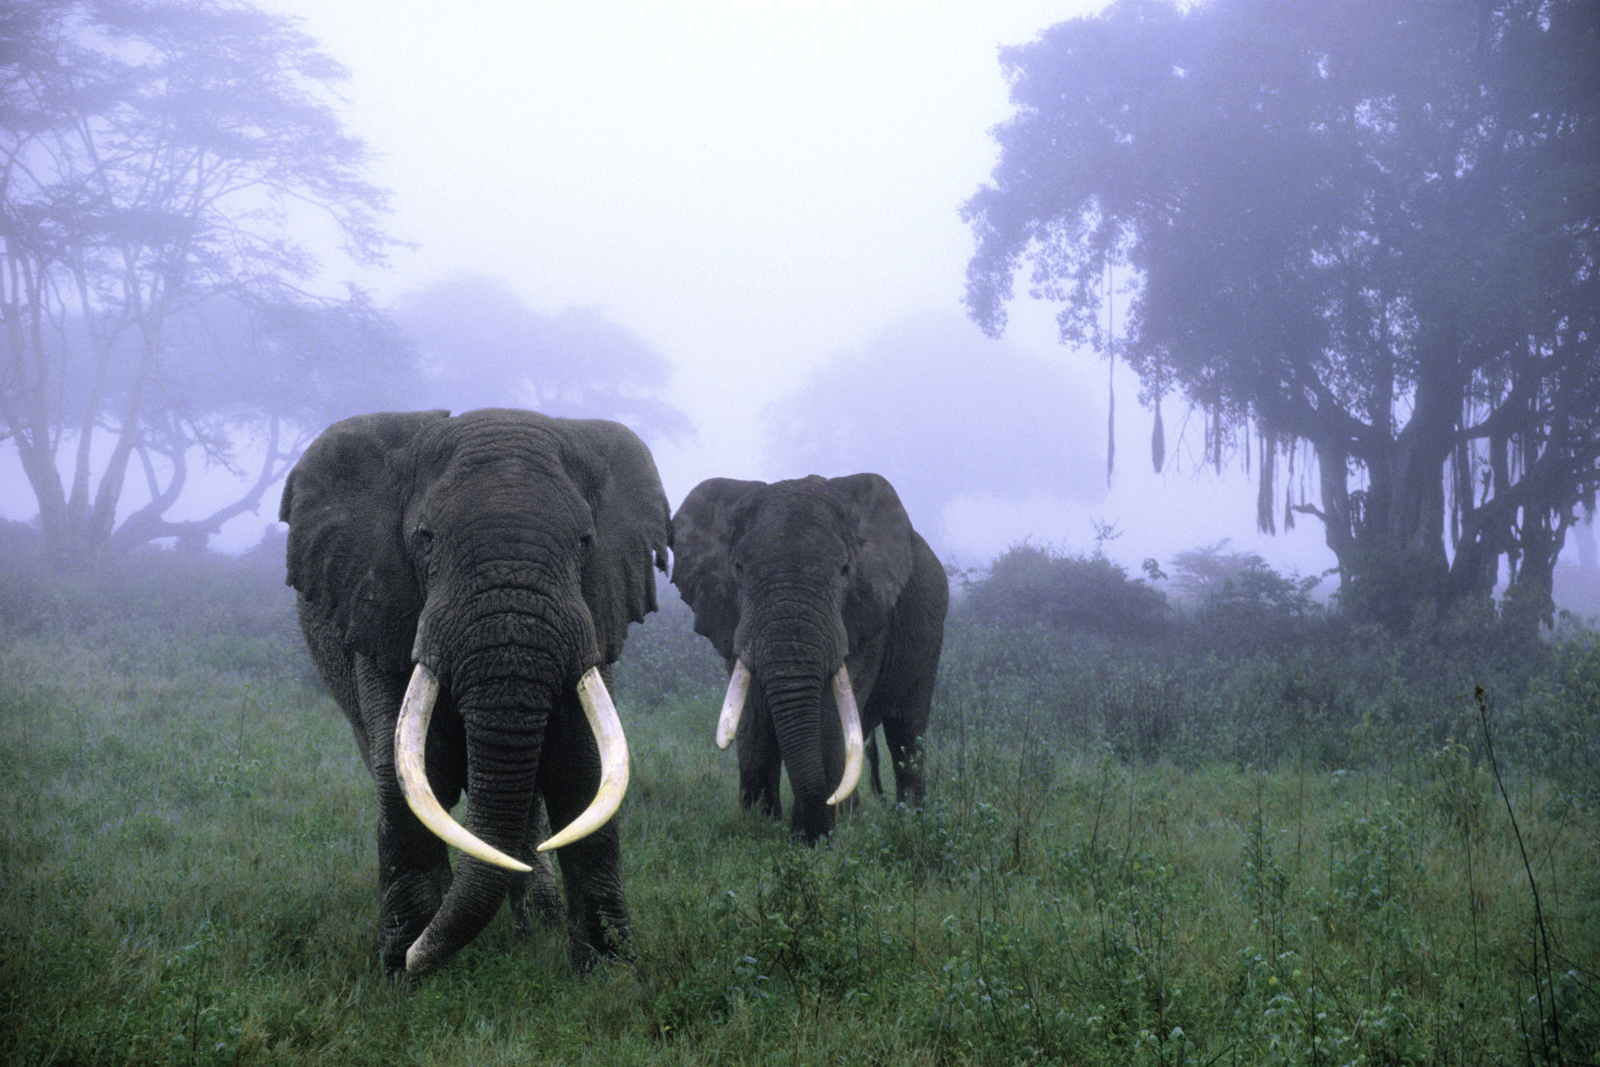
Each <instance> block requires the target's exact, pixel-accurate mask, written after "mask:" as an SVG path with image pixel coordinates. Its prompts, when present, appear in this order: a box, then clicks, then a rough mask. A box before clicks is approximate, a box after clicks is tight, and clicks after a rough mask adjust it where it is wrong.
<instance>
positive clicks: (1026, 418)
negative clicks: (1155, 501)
mask: <svg viewBox="0 0 1600 1067" xmlns="http://www.w3.org/2000/svg"><path fill="white" fill-rule="evenodd" d="M1081 403H1082V402H1081V400H1080V399H1079V398H1078V396H1077V394H1076V393H1075V391H1074V390H1073V388H1072V384H1071V382H1070V380H1069V379H1068V377H1067V375H1066V373H1065V372H1064V371H1063V370H1062V369H1061V368H1060V367H1058V366H1055V365H1053V364H1051V363H1049V362H1046V361H1045V360H1042V359H1039V358H1037V357H1035V356H1031V355H1029V354H1028V353H1026V352H1023V351H1020V350H1019V349H1018V348H1016V347H1015V346H1014V345H1011V344H1009V343H1003V342H997V341H994V340H990V339H988V338H985V337H984V336H983V335H982V334H981V333H980V332H979V331H977V330H975V329H974V328H973V327H972V324H971V323H970V322H967V321H965V320H963V319H962V317H961V314H960V312H959V311H954V310H952V311H951V312H949V313H931V314H926V315H922V316H917V317H913V318H910V319H906V320H903V321H901V322H899V323H896V324H894V325H893V326H891V327H889V328H888V329H886V330H884V331H883V332H882V333H881V334H880V335H879V336H877V337H875V338H873V339H872V341H870V342H869V343H868V344H867V345H866V346H864V347H863V348H862V349H861V350H860V351H858V352H849V351H846V352H840V353H837V354H836V355H835V356H834V357H833V358H832V359H831V360H829V361H828V362H826V363H824V364H823V365H822V366H820V367H818V368H817V369H816V370H815V371H813V372H812V373H811V374H810V376H808V378H807V379H806V380H805V381H804V382H803V383H802V384H801V385H800V387H799V388H798V389H797V390H795V392H793V393H792V394H790V395H789V396H787V397H784V398H783V399H781V400H779V401H777V402H775V403H773V404H772V405H771V406H770V407H769V408H768V409H767V411H766V413H765V420H764V421H765V423H766V433H765V452H766V459H767V467H768V469H769V470H771V471H772V472H773V474H774V475H775V476H777V477H782V478H793V477H801V476H803V475H806V474H822V475H827V476H830V477H831V476H837V475H840V474H850V473H854V472H857V471H874V472H876V473H878V474H881V475H883V476H884V477H885V478H887V479H889V481H890V482H891V483H893V485H894V487H895V490H896V491H897V492H898V493H899V495H900V498H901V500H902V501H903V502H904V503H905V505H906V508H907V510H908V511H909V512H910V514H911V518H912V521H913V522H914V523H916V524H917V525H918V527H919V528H920V529H922V530H923V531H924V532H925V533H926V534H927V535H928V537H929V539H930V540H934V541H938V540H939V539H940V535H939V522H940V516H941V515H942V514H943V511H944V508H945V505H947V504H948V503H950V502H951V501H952V500H954V499H956V498H957V497H960V496H962V495H964V494H973V495H988V496H994V497H1000V498H1012V499H1025V498H1027V497H1029V496H1030V495H1033V494H1049V495H1053V496H1055V497H1056V498H1057V499H1059V500H1062V501H1071V500H1080V501H1084V502H1095V501H1098V500H1100V499H1101V498H1102V497H1103V496H1104V495H1105V481H1104V479H1103V478H1102V477H1101V476H1100V475H1098V474H1097V473H1096V472H1094V471H1093V470H1092V469H1090V467H1089V466H1088V465H1087V464H1085V463H1083V462H1082V461H1083V460H1086V459H1089V458H1090V457H1092V456H1094V455H1095V450H1096V449H1097V447H1099V446H1098V444H1097V442H1096V440H1095V436H1094V433H1093V431H1092V430H1090V428H1089V419H1088V418H1087V417H1086V416H1087V415H1088V414H1089V412H1088V411H1087V410H1074V409H1075V408H1078V406H1079V405H1080V404H1081ZM1074 416H1083V417H1074Z"/></svg>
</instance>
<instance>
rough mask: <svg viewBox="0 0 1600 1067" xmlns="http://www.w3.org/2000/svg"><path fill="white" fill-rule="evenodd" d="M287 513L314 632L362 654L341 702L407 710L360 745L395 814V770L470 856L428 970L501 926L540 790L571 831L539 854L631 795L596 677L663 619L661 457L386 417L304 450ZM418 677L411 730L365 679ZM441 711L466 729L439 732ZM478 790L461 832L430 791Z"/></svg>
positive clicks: (414, 801) (424, 945) (517, 419)
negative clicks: (629, 638) (645, 625)
mask: <svg viewBox="0 0 1600 1067" xmlns="http://www.w3.org/2000/svg"><path fill="white" fill-rule="evenodd" d="M280 517H281V518H282V519H283V520H284V521H286V522H288V523H289V538H288V563H289V572H288V582H289V584H290V585H293V586H294V587H295V588H296V589H297V590H298V591H299V594H300V598H301V601H302V605H303V606H302V618H303V620H304V619H307V618H309V619H310V620H311V621H309V622H307V623H306V626H307V635H308V638H314V634H313V630H314V629H317V630H318V631H319V632H320V633H322V634H324V635H327V636H325V638H324V640H323V641H321V642H319V641H317V640H315V639H314V640H313V644H314V645H316V644H319V643H322V644H337V645H340V646H342V649H343V654H344V655H345V656H347V657H348V659H349V662H351V663H352V664H356V667H355V668H354V669H353V671H352V673H353V674H354V675H355V680H354V682H353V683H352V685H351V687H350V688H351V690H352V692H353V693H354V694H355V695H353V696H352V698H351V700H350V702H351V703H357V704H358V705H359V706H360V710H359V711H352V709H351V708H350V707H348V706H347V708H346V711H347V712H349V713H350V714H351V718H352V721H353V722H355V721H356V720H357V719H358V717H363V718H366V719H368V720H371V719H373V718H374V717H381V715H383V714H387V715H388V716H390V718H389V719H388V721H387V722H386V723H384V724H383V725H387V726H388V728H389V729H392V730H393V731H394V733H393V735H392V736H393V737H394V739H395V740H394V747H393V749H392V750H391V749H390V748H389V744H388V739H387V736H385V735H384V733H383V731H382V730H381V728H380V727H377V726H373V725H372V723H371V722H368V723H366V725H367V726H368V727H369V735H367V739H366V740H365V741H364V742H363V749H364V752H363V754H364V755H366V756H367V758H368V764H369V769H370V770H372V773H373V776H374V778H375V779H376V780H377V782H378V787H379V793H380V806H381V804H382V801H383V794H384V791H385V789H386V788H389V789H392V788H393V787H394V785H395V784H396V783H397V782H398V784H399V787H400V788H401V789H403V791H404V793H405V799H406V801H407V802H408V803H409V805H410V806H411V808H412V809H413V810H414V811H415V812H416V814H417V817H418V818H419V819H421V820H422V822H423V824H424V825H425V826H427V827H428V828H429V829H431V830H432V831H433V832H434V833H436V834H438V835H439V836H440V837H441V838H443V839H444V840H446V841H447V842H449V843H450V844H453V845H455V846H457V847H458V848H460V849H461V850H462V851H463V852H464V853H466V855H465V856H464V858H463V859H462V862H461V864H460V869H459V871H458V872H457V874H456V876H455V878H454V879H453V881H452V882H451V883H450V887H449V889H448V891H447V892H446V893H445V895H444V898H443V900H442V902H441V903H440V904H439V906H438V910H437V913H436V914H434V915H433V916H432V919H431V921H430V922H428V923H427V926H426V928H425V929H424V930H422V932H421V934H420V936H418V937H417V938H416V940H415V942H414V943H413V944H412V945H411V947H410V950H409V952H408V953H407V955H406V966H407V969H408V970H411V971H412V972H414V973H421V972H425V971H427V970H431V969H432V968H433V967H436V966H437V965H438V964H439V963H441V962H443V961H444V960H445V959H448V958H449V957H450V956H451V955H453V954H454V953H455V952H456V951H458V950H459V949H460V948H461V946H462V945H464V944H465V943H466V942H467V941H469V940H471V939H472V938H473V937H474V936H475V935H476V934H477V933H478V932H479V930H481V929H482V928H483V926H484V925H485V924H486V923H487V922H488V921H489V919H490V918H492V917H493V915H494V912H495V911H496V910H497V909H498V908H499V906H500V903H501V901H502V900H503V899H504V896H505V890H506V885H507V874H506V870H507V869H513V870H517V869H520V870H524V871H525V870H527V869H528V868H527V867H526V865H525V864H523V863H522V862H521V861H520V860H518V859H516V858H514V857H516V856H517V855H518V854H522V855H524V856H528V855H529V854H528V853H527V845H528V840H527V838H528V835H529V826H530V820H531V819H532V817H533V812H534V811H535V809H534V805H535V804H536V802H537V799H538V797H539V795H540V794H541V793H542V794H543V796H544V799H545V802H546V805H547V808H548V809H549V812H550V819H551V823H552V825H553V826H554V828H555V829H556V830H557V831H558V833H557V834H556V836H555V837H553V838H552V839H551V840H550V841H549V842H547V843H546V845H545V846H543V847H559V846H564V845H566V844H568V843H570V842H573V841H575V840H577V839H578V838H581V837H583V836H584V835H585V834H587V833H590V832H593V831H594V830H595V829H596V828H597V827H599V826H601V825H602V824H604V823H606V822H607V820H608V819H609V818H610V816H611V814H612V812H614V811H615V809H616V806H617V804H618V803H619V802H620V800H621V790H622V788H623V786H624V785H625V783H626V771H627V752H626V747H625V742H624V741H623V740H622V735H621V728H620V724H619V723H618V722H617V719H616V713H615V711H614V710H613V709H612V708H611V702H610V697H609V695H607V693H606V689H605V684H604V682H603V681H602V680H601V675H600V672H599V670H597V668H602V667H603V666H604V665H606V664H609V663H611V662H612V661H614V660H615V659H616V658H617V656H618V654H619V652H620V651H621V648H622V643H623V639H624V638H625V636H626V633H627V628H628V624H629V623H630V622H636V621H641V620H642V619H643V618H644V616H645V614H646V613H647V612H649V611H653V610H655V607H656V603H655V581H654V576H653V573H652V564H654V566H655V567H660V568H662V569H665V559H666V550H667V547H668V545H669V543H670V534H671V531H670V526H669V522H668V509H667V504H666V498H665V496H664V494H663V493H662V490H661V484H660V480H659V478H658V477H657V474H656V470H655V464H654V462H653V461H652V459H651V457H650V454H649V451H648V450H647V449H646V448H645V446H644V444H643V443H642V442H640V441H639V439H638V438H637V437H635V436H634V435H633V434H632V433H631V432H630V431H628V430H627V429H626V428H624V427H622V426H620V425H617V424H615V423H609V422H601V421H581V420H566V419H552V418H548V417H546V416H543V415H539V414H535V413H533V412H526V411H509V410H490V411H475V412H469V413H467V414H464V415H460V416H458V417H456V418H449V417H448V413H447V412H443V411H435V412H414V413H403V414H400V413H383V414H374V415H365V416H360V417H357V418H352V419H347V420H345V421H343V422H341V423H338V424H336V425H334V426H333V427H331V428H330V429H328V430H327V431H326V432H325V433H324V434H323V435H322V436H321V437H319V438H318V439H317V440H316V441H315V442H314V443H313V444H312V445H311V447H310V448H309V449H307V451H306V453H305V455H304V457H303V458H302V459H301V460H300V462H299V464H298V465H297V466H296V467H295V469H294V471H293V472H292V473H291V474H290V477H289V479H288V481H287V483H286V484H285V487H284V494H283V504H282V508H281V514H280ZM308 612H309V615H308ZM323 658H327V657H326V655H324V657H323ZM362 671H365V672H366V673H365V674H362V673H361V672H362ZM407 675H409V676H410V685H409V688H408V689H407V690H406V695H405V699H404V701H403V706H402V708H401V709H400V711H399V715H398V723H397V724H396V723H395V722H394V720H393V715H394V712H393V710H389V711H387V712H381V713H380V712H374V711H372V706H373V705H375V704H377V703H379V702H377V701H375V700H374V699H373V698H370V697H369V696H368V694H367V693H366V692H365V691H360V690H362V687H365V688H366V689H372V688H375V687H378V686H379V685H381V684H382V680H384V679H403V678H405V677H406V676H407ZM373 679H378V680H379V681H377V682H374V681H373ZM358 691H359V692H358ZM341 702H345V701H344V700H343V699H342V701H341ZM435 704H437V705H438V707H439V708H440V709H441V712H440V713H441V714H442V715H447V716H448V717H449V722H450V725H451V735H452V740H451V741H450V742H445V743H441V742H439V741H438V740H437V739H429V734H428V717H429V715H431V714H432V713H433V710H434V707H435ZM383 706H384V707H387V704H386V703H384V704H383ZM585 719H587V720H588V722H589V723H590V725H591V727H592V728H593V732H594V736H595V737H596V738H597V744H595V745H590V744H589V743H588V741H587V740H586V739H585V738H586V735H587V733H588V731H586V730H585V729H584V726H583V722H584V720H585ZM574 726H576V729H574ZM361 730H362V725H361V724H358V736H364V735H363V734H362V732H361ZM438 732H439V731H438V730H435V733H436V734H437V733H438ZM554 738H560V739H562V740H560V741H559V742H554V741H552V739H554ZM547 742H548V743H552V744H560V745H561V746H562V749H563V750H562V751H559V752H555V753H550V752H548V751H547V750H546V744H547ZM424 747H426V749H427V752H428V755H429V758H430V761H431V760H433V759H434V758H435V757H436V754H440V755H442V756H443V757H444V758H440V759H438V761H437V762H438V763H439V766H438V767H436V768H432V771H433V774H432V777H433V782H432V784H431V785H430V782H429V775H428V772H427V771H425V770H424V766H423V749H424ZM391 753H392V762H391V760H390V755H391ZM541 755H546V756H548V757H549V758H547V759H545V760H544V762H543V763H541ZM597 755H598V760H599V762H600V763H601V764H602V766H601V767H599V768H597V767H596V766H595V763H596V758H597ZM619 775H620V777H619ZM597 779H598V780H600V781H601V784H600V786H599V795H598V796H595V794H594V793H593V792H592V791H591V790H592V789H593V787H594V782H595V781H596V780H597ZM463 788H465V790H466V793H467V804H466V809H465V816H464V819H463V823H464V825H457V824H456V823H455V822H454V821H453V820H452V819H451V817H450V816H449V814H448V813H447V812H446V811H445V810H444V808H443V807H442V806H441V805H440V804H439V803H438V801H437V800H436V799H435V793H436V792H437V793H439V794H440V795H442V796H446V797H447V798H453V797H454V796H455V795H458V794H459V792H460V791H461V789H463ZM580 790H582V791H591V792H590V795H589V796H574V795H572V794H575V793H577V792H578V791H580ZM580 812H581V813H582V814H579V813H580ZM384 818H385V819H388V816H387V814H385V815H384ZM387 832H389V828H388V827H384V828H383V829H380V835H382V834H384V833H387ZM530 858H531V857H530ZM380 859H381V857H380ZM381 862H385V863H387V862H389V861H386V860H381ZM563 866H564V867H565V866H566V861H565V860H564V861H563ZM568 883H569V885H571V884H572V879H571V877H570V876H569V878H568ZM387 892H388V891H387V890H386V893H387ZM385 906H386V907H388V902H387V901H386V903H385Z"/></svg>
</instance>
